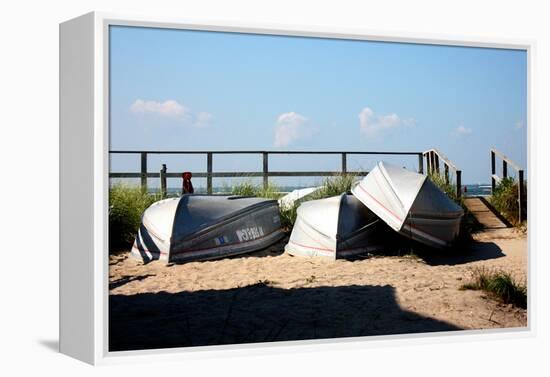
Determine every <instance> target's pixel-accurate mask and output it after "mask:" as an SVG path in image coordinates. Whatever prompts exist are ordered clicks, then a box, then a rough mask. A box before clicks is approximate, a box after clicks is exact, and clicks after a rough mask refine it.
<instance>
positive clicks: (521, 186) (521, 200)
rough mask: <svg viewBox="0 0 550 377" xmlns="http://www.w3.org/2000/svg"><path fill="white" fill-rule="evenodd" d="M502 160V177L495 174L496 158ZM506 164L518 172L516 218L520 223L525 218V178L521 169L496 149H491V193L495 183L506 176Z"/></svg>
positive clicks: (493, 190)
mask: <svg viewBox="0 0 550 377" xmlns="http://www.w3.org/2000/svg"><path fill="white" fill-rule="evenodd" d="M497 157H498V158H500V159H501V160H502V177H499V176H498V175H497V170H496V158H497ZM508 166H510V167H511V168H512V169H514V170H515V171H516V172H517V173H518V183H517V185H518V220H519V222H520V223H521V222H522V221H523V220H525V219H527V195H526V194H525V182H524V181H525V179H524V171H523V169H522V168H521V167H520V166H519V165H518V164H516V163H515V162H514V161H512V160H511V159H510V158H508V157H507V156H506V155H504V153H502V152H500V151H498V150H497V149H495V148H493V149H491V193H494V192H495V188H496V185H497V184H498V183H499V182H500V181H501V180H502V179H503V178H508Z"/></svg>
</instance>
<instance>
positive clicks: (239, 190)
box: [231, 180, 282, 199]
mask: <svg viewBox="0 0 550 377" xmlns="http://www.w3.org/2000/svg"><path fill="white" fill-rule="evenodd" d="M231 195H239V196H256V197H259V198H266V199H279V198H280V197H281V196H282V194H281V193H280V192H279V187H278V186H277V185H274V184H272V183H269V184H268V185H267V187H264V186H263V184H254V183H253V182H252V181H249V180H247V181H244V182H241V183H239V184H236V185H235V186H233V188H232V189H231Z"/></svg>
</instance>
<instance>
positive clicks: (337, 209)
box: [285, 194, 382, 259]
mask: <svg viewBox="0 0 550 377" xmlns="http://www.w3.org/2000/svg"><path fill="white" fill-rule="evenodd" d="M378 225H382V224H380V222H379V219H378V218H377V217H376V216H375V215H374V214H373V213H372V212H371V211H370V210H369V209H368V208H367V207H365V206H364V205H363V204H362V203H361V202H360V201H359V200H357V199H356V198H355V197H354V196H353V195H350V194H343V195H339V196H333V197H330V198H325V199H320V200H311V201H308V202H304V203H302V204H301V205H300V207H298V210H297V217H296V222H295V223H294V228H292V234H291V235H290V239H289V241H288V244H287V245H286V247H285V251H286V252H288V253H289V254H292V255H301V256H322V257H327V258H331V259H336V258H340V257H346V256H350V255H353V254H358V253H363V252H366V251H369V250H371V249H373V248H374V247H375V246H376V233H377V228H378Z"/></svg>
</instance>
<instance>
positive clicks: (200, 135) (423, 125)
mask: <svg viewBox="0 0 550 377" xmlns="http://www.w3.org/2000/svg"><path fill="white" fill-rule="evenodd" d="M526 117H527V56H526V53H525V52H524V51H517V50H498V49H481V48H465V47H450V46H432V45H419V44H402V43H384V42H370V41H347V40H332V39H318V38H297V37H280V36H262V35H250V34H230V33H217V32H199V31H181V30H167V29H151V28H130V27H112V28H111V149H113V150H114V149H116V150H125V149H127V150H130V149H153V150H157V149H158V150H163V149H164V150H168V149H171V150H174V149H181V150H193V149H194V150H208V149H217V150H219V149H223V150H243V149H244V150H247V149H249V150H258V149H265V150H353V151H369V150H371V151H423V150H426V149H429V148H438V149H440V150H441V151H442V152H443V153H445V154H446V155H447V156H448V157H449V158H450V159H451V160H452V161H453V162H454V163H455V164H456V165H458V166H459V167H460V168H461V169H462V170H463V182H465V183H478V182H489V180H490V178H489V175H490V171H489V169H490V163H489V149H490V148H491V147H496V148H498V149H500V150H501V151H502V152H504V153H505V154H507V155H508V156H509V157H511V158H512V159H513V160H515V161H516V162H517V163H519V164H520V165H522V166H523V167H526V155H527V149H526ZM376 159H377V158H358V157H350V161H349V162H348V169H357V168H363V169H370V168H371V167H372V166H373V164H374V163H375V161H376ZM382 159H383V160H386V161H389V162H394V163H397V164H400V165H403V166H406V167H408V168H411V169H415V168H416V166H417V163H416V158H408V159H407V158H399V159H395V158H389V157H387V158H386V157H382ZM161 163H167V165H168V169H169V170H171V171H182V170H191V171H204V170H205V158H204V157H200V156H196V157H189V158H187V157H186V158H182V157H179V158H176V157H174V156H171V157H166V158H161V157H153V158H152V159H151V161H150V162H149V167H150V168H149V170H151V171H157V170H158V169H159V168H160V164H161ZM339 166H340V161H339V159H338V157H330V156H329V157H308V156H305V157H299V158H298V157H292V158H290V157H285V156H280V157H276V158H273V159H272V160H271V161H270V168H271V169H277V170H332V169H338V168H339ZM233 169H235V170H237V169H238V170H248V171H258V170H261V160H260V157H251V156H236V157H233V158H215V160H214V170H217V171H230V170H233ZM112 170H113V171H121V170H138V159H137V157H114V158H113V159H112ZM304 180H306V179H304ZM281 182H282V183H283V184H288V183H289V181H288V180H286V181H281ZM296 183H297V184H306V183H308V182H305V181H304V182H296ZM199 184H200V182H199Z"/></svg>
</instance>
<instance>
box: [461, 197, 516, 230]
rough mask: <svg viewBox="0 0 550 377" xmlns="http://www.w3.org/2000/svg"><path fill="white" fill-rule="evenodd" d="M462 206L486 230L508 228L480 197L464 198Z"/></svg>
mask: <svg viewBox="0 0 550 377" xmlns="http://www.w3.org/2000/svg"><path fill="white" fill-rule="evenodd" d="M464 204H465V205H466V208H468V210H469V211H470V212H471V213H472V215H474V217H475V218H476V219H477V221H479V223H480V224H481V225H483V227H485V228H486V229H503V228H508V224H506V223H505V222H504V221H503V220H502V219H501V218H500V217H499V216H497V215H496V214H495V213H494V212H493V211H492V209H491V208H490V207H489V205H488V203H487V201H486V200H485V199H483V198H481V197H466V198H464Z"/></svg>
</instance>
